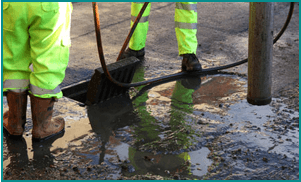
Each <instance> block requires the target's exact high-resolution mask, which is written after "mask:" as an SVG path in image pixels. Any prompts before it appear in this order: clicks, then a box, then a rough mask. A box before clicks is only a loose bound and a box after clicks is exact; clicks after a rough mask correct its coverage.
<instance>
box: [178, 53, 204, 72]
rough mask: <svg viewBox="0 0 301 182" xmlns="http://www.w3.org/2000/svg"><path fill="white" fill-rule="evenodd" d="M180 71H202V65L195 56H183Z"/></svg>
mask: <svg viewBox="0 0 301 182" xmlns="http://www.w3.org/2000/svg"><path fill="white" fill-rule="evenodd" d="M182 56H183V60H182V71H188V72H190V71H202V65H201V63H200V62H199V60H198V58H197V57H196V55H195V54H183V55H182Z"/></svg>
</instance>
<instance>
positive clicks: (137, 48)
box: [121, 2, 151, 59]
mask: <svg viewBox="0 0 301 182" xmlns="http://www.w3.org/2000/svg"><path fill="white" fill-rule="evenodd" d="M143 4H144V3H143V2H132V4H131V27H132V26H133V24H134V22H135V19H136V18H137V16H138V14H139V12H140V10H141V8H142V7H143ZM150 9H151V3H149V4H148V5H147V7H146V9H145V11H144V13H143V14H142V17H141V18H140V21H139V23H138V24H137V27H136V29H135V31H134V33H133V35H132V37H131V39H130V42H129V48H128V49H127V50H126V51H125V52H124V53H123V55H121V59H124V58H127V57H131V56H134V57H136V58H139V59H142V58H143V57H144V55H145V51H144V47H145V42H146V37H147V31H148V24H149V23H148V17H149V14H150Z"/></svg>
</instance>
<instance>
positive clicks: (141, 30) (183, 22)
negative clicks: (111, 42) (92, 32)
mask: <svg viewBox="0 0 301 182" xmlns="http://www.w3.org/2000/svg"><path fill="white" fill-rule="evenodd" d="M175 4H176V7H175V19H174V20H175V31H176V37H177V41H178V50H179V55H180V56H182V57H183V60H182V70H183V71H201V70H202V66H201V64H200V62H199V60H198V58H197V57H196V49H197V44H198V42H197V37H196V33H197V3H196V2H176V3H175ZM142 6H143V2H132V4H131V26H132V25H133V23H134V21H135V19H136V17H137V16H138V14H139V12H140V9H141V8H142ZM150 9H151V3H149V4H148V6H147V7H146V9H145V11H144V13H143V15H142V17H141V19H140V21H139V23H138V25H137V27H136V29H135V31H134V33H133V35H132V38H131V39H130V42H129V48H128V49H127V50H126V51H125V52H124V54H123V55H122V56H121V59H123V58H126V57H130V56H135V57H137V58H139V59H141V58H143V57H144V55H145V49H144V47H145V42H146V37H147V32H148V25H149V22H148V16H149V14H150Z"/></svg>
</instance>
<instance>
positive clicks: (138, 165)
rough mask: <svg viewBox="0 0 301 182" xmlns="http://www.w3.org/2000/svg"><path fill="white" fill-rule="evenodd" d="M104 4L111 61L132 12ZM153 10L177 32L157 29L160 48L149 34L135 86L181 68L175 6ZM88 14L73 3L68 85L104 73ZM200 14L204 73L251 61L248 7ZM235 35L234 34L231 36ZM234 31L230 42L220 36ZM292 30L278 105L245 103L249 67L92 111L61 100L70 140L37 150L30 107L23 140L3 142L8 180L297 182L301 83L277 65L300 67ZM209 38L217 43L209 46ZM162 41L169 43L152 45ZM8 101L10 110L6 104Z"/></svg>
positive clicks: (59, 111) (277, 86) (278, 60)
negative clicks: (113, 9)
mask: <svg viewBox="0 0 301 182" xmlns="http://www.w3.org/2000/svg"><path fill="white" fill-rule="evenodd" d="M101 4H102V7H103V13H104V12H106V14H105V15H106V16H105V15H103V19H104V20H103V22H104V24H105V25H103V27H104V28H103V34H105V35H108V36H104V44H106V46H105V52H108V53H107V54H106V57H107V58H108V61H109V62H114V57H116V56H117V54H118V51H119V45H121V44H122V42H123V40H124V39H122V38H120V36H121V35H122V34H123V35H124V37H125V34H124V33H122V34H121V33H120V34H118V35H117V34H112V31H113V30H114V31H120V32H125V29H126V26H127V25H128V24H129V22H128V21H129V20H130V18H129V17H127V16H125V15H126V14H127V12H129V7H130V6H129V3H117V4H118V5H116V9H118V11H117V12H118V13H117V14H116V15H115V14H114V16H113V14H110V7H111V6H110V5H111V4H110V3H101ZM153 5H154V6H153V8H152V9H153V11H154V12H156V13H153V19H154V20H156V19H160V18H162V16H163V15H162V16H161V14H164V13H163V12H166V13H167V14H168V13H169V14H171V16H170V15H169V16H167V17H166V18H167V19H168V20H167V21H166V22H167V23H168V24H170V25H166V27H165V26H161V27H159V26H158V25H154V26H153V27H152V28H150V30H154V29H155V28H160V30H161V34H162V37H163V36H165V37H166V39H168V41H164V40H165V39H155V37H156V36H157V33H156V31H154V33H150V36H149V37H150V38H149V41H148V44H147V46H148V49H147V51H148V52H147V57H146V60H145V61H144V64H143V66H142V67H139V68H138V69H137V71H136V73H135V76H134V81H135V82H137V81H141V80H143V79H145V78H152V77H156V76H160V75H166V74H171V73H174V72H177V71H178V70H179V68H180V64H179V62H180V58H179V57H177V52H176V48H175V47H172V46H170V45H173V44H174V41H175V40H172V39H174V38H175V37H173V38H171V36H173V34H172V33H170V32H171V31H173V30H170V29H172V28H170V27H172V26H173V25H172V21H173V16H172V14H173V3H170V2H169V3H157V4H156V3H153ZM200 5H202V6H200ZM90 7H91V6H90V4H89V3H74V13H73V15H72V16H73V19H74V20H73V25H72V27H73V28H72V32H71V34H72V44H73V45H76V46H73V48H72V49H71V55H70V58H71V59H70V64H69V68H68V70H67V75H66V79H65V80H64V82H63V84H62V86H64V85H69V84H71V83H74V82H77V81H80V80H84V79H87V78H89V77H90V76H91V74H93V70H94V69H95V68H97V67H99V63H98V62H97V61H96V60H98V58H97V52H96V45H95V35H94V32H93V22H92V19H91V17H90V16H91V15H92V11H90V9H89V8H90ZM198 7H199V8H200V9H199V10H200V15H202V16H203V17H204V16H205V15H207V17H206V18H203V19H201V18H200V21H199V22H200V24H201V25H202V27H204V28H203V29H200V31H199V32H200V36H198V37H202V38H200V43H201V46H200V48H199V49H198V55H202V56H200V60H201V61H202V64H203V66H204V67H212V66H217V65H223V64H226V63H230V62H233V61H235V60H236V61H237V60H240V57H241V58H244V56H246V52H245V51H246V50H247V49H246V47H245V43H246V41H247V37H246V36H247V29H246V27H245V26H247V24H246V21H247V19H248V16H247V15H246V14H245V12H246V11H248V3H226V4H224V7H223V8H222V6H221V5H220V4H218V3H199V6H198ZM287 7H288V6H287V4H285V3H279V4H277V6H276V10H278V11H277V13H276V14H275V16H276V17H278V16H279V17H281V16H280V15H279V14H281V13H279V12H281V11H280V10H283V14H285V13H286V11H285V10H287ZM206 8H207V9H206ZM210 8H212V9H211V10H215V12H219V13H221V14H223V13H224V12H222V11H226V10H227V8H232V9H233V8H234V9H235V11H233V12H235V14H233V15H232V16H233V17H236V18H235V20H236V22H233V24H232V25H231V24H227V25H226V24H225V25H223V26H222V25H221V26H220V27H217V26H218V25H219V24H221V23H222V22H223V20H225V21H226V20H227V21H230V20H229V16H215V17H214V16H211V17H208V16H209V15H210V13H209V12H210ZM158 12H159V13H158ZM297 13H298V11H297ZM217 14H218V13H217ZM297 15H299V14H297ZM120 17H122V18H124V19H122V18H120ZM200 17H201V16H200ZM237 17H239V18H237ZM210 18H211V19H210ZM296 18H297V20H296ZM230 22H231V21H230ZM296 22H298V17H296V16H295V20H294V22H293V24H292V26H291V27H294V26H297V25H298V23H296ZM278 24H279V25H280V23H279V22H277V23H276V26H279V25H278ZM205 25H206V26H205ZM115 26H116V28H114V27H115ZM79 27H81V28H79ZM117 27H119V28H117ZM235 27H236V28H235ZM219 28H220V29H219ZM168 29H169V31H167V30H168ZM204 29H210V30H215V31H216V32H213V31H212V32H211V33H210V34H209V33H208V37H204V36H201V35H204V34H205V32H204V31H205V30H204ZM233 29H234V30H236V31H237V32H236V31H230V30H233ZM227 30H229V32H228V33H224V34H220V32H227ZM294 30H295V29H290V30H288V32H290V33H289V35H291V36H290V37H287V36H288V35H286V37H285V39H284V40H285V41H283V40H282V41H280V43H279V46H278V47H277V46H276V47H275V58H274V60H275V62H274V63H273V66H274V67H275V69H274V72H273V74H274V75H280V74H281V77H280V76H279V77H274V81H273V83H274V86H273V101H272V103H271V104H269V105H267V106H252V105H250V104H248V103H247V102H246V99H245V98H246V90H247V85H246V84H247V76H246V65H242V66H240V67H237V68H234V69H231V70H229V71H231V72H234V73H237V74H218V75H208V76H205V77H201V78H190V79H184V80H180V79H179V80H176V81H172V82H169V83H164V84H161V85H158V86H155V87H152V88H150V89H149V90H147V91H144V92H141V90H143V89H142V88H141V87H138V88H132V89H130V91H129V93H128V94H126V95H123V96H120V97H117V98H114V99H111V100H108V101H107V102H104V103H101V104H98V105H94V106H89V107H87V106H86V107H82V104H81V103H80V102H78V101H75V100H72V99H69V98H67V97H64V98H62V99H60V100H59V101H58V103H57V104H56V106H55V111H54V116H58V115H59V116H62V117H64V119H65V120H66V129H65V133H64V134H63V135H62V136H58V137H57V138H54V139H53V140H48V141H46V142H43V143H33V142H32V141H31V129H32V120H31V114H30V103H28V110H27V113H28V114H27V124H26V132H25V133H24V135H23V138H21V139H18V140H14V139H10V138H8V137H6V136H5V135H4V136H3V174H2V175H3V178H4V179H28V180H30V179H40V180H42V179H62V180H64V179H212V180H214V179H239V180H246V179H249V180H253V179H259V180H261V179H274V180H277V179H293V180H295V179H299V84H298V80H299V77H298V75H296V74H294V73H295V72H296V71H295V69H296V68H295V67H296V66H295V67H294V69H290V72H291V73H289V72H287V71H279V69H278V67H279V64H283V65H282V67H285V68H287V67H290V66H292V65H289V64H288V63H287V62H286V60H290V61H291V62H292V61H295V59H296V57H297V58H298V55H299V52H298V51H294V50H295V49H294V46H296V45H298V44H299V40H296V37H298V31H297V32H295V31H294ZM291 32H293V33H291ZM209 38H211V40H212V42H210V41H206V39H209ZM83 40H85V41H83ZM155 41H159V42H160V41H162V44H160V45H159V44H154V42H155ZM81 42H86V43H85V44H80V43H81ZM288 43H289V44H290V45H288ZM217 45H218V46H217ZM241 45H244V47H243V46H241ZM229 46H231V49H230V48H229ZM234 47H236V49H233V48H234ZM93 49H95V50H93ZM162 50H163V51H162ZM296 50H298V49H296ZM281 51H282V52H281ZM292 54H294V55H292ZM285 55H287V56H285ZM233 58H234V59H233ZM283 60H284V61H283ZM297 61H298V60H297ZM292 64H293V63H292ZM297 65H298V64H297ZM3 102H4V104H3V105H4V106H3V107H4V111H5V110H7V103H6V99H5V98H4V101H3Z"/></svg>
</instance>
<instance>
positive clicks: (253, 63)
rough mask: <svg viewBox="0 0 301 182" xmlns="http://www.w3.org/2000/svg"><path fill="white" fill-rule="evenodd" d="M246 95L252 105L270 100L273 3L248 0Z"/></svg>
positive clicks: (267, 102) (266, 102)
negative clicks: (250, 0) (249, 0)
mask: <svg viewBox="0 0 301 182" xmlns="http://www.w3.org/2000/svg"><path fill="white" fill-rule="evenodd" d="M249 18H250V19H249V52H248V95H247V100H248V102H249V103H250V104H253V105H266V104H269V103H270V102H271V98H272V97H271V85H272V75H271V74H272V73H271V67H272V58H273V57H272V56H273V55H272V53H273V24H274V4H273V3H272V2H250V17H249Z"/></svg>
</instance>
